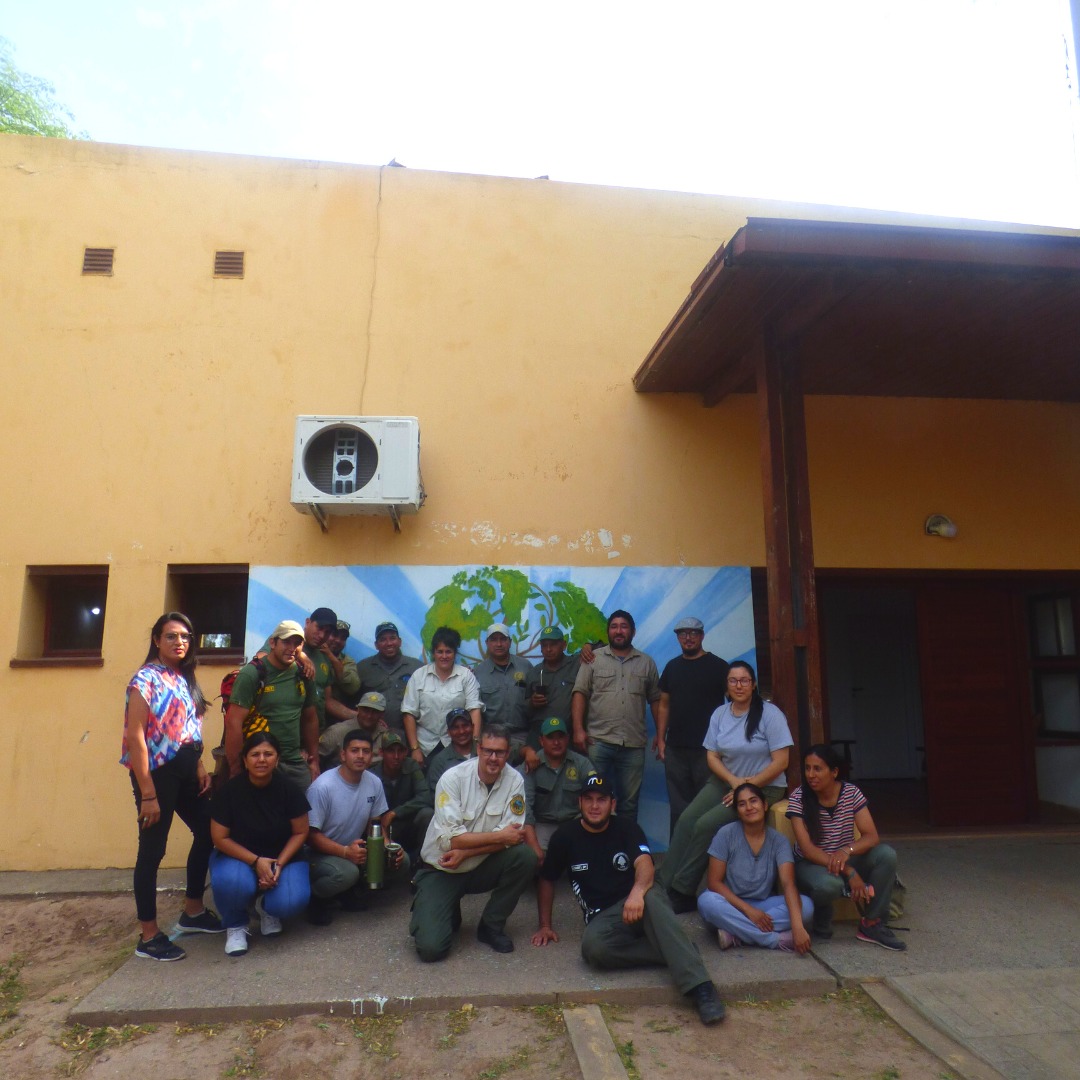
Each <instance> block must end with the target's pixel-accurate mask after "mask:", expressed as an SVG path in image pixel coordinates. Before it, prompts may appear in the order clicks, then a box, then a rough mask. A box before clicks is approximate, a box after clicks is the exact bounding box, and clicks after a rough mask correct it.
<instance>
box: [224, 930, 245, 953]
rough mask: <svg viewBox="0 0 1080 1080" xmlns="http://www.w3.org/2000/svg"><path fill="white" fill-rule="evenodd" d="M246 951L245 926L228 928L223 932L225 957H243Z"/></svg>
mask: <svg viewBox="0 0 1080 1080" xmlns="http://www.w3.org/2000/svg"><path fill="white" fill-rule="evenodd" d="M247 951H248V932H247V927H246V926H230V927H229V928H228V929H227V930H226V931H225V955H226V956H243V955H244V953H246V952H247Z"/></svg>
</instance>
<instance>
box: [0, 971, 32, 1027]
mask: <svg viewBox="0 0 1080 1080" xmlns="http://www.w3.org/2000/svg"><path fill="white" fill-rule="evenodd" d="M24 963H25V961H24V960H23V958H22V957H21V956H13V957H12V958H11V959H10V960H9V961H8V962H7V963H6V964H0V1022H3V1021H4V1020H14V1019H15V1017H16V1016H18V1015H19V1005H20V1004H21V1003H22V999H23V998H24V997H25V996H26V987H25V986H23V984H22V980H21V979H20V978H19V976H20V975H21V974H22V969H23V964H24Z"/></svg>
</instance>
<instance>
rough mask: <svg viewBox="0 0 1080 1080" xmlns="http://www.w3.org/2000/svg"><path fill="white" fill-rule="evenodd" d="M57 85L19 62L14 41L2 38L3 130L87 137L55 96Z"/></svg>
mask: <svg viewBox="0 0 1080 1080" xmlns="http://www.w3.org/2000/svg"><path fill="white" fill-rule="evenodd" d="M53 92H54V90H53V85H52V83H50V82H47V81H46V80H45V79H39V78H38V77H37V76H35V75H28V74H26V72H25V71H20V70H19V69H18V68H17V67H16V66H15V61H14V60H13V59H12V47H11V42H10V41H8V40H7V38H0V131H6V132H9V133H10V134H12V135H48V136H51V137H52V138H54V139H86V138H89V136H88V135H87V134H86V132H85V131H73V130H72V128H71V127H69V124H68V122H69V121H73V120H74V119H75V118H74V116H72V114H71V112H70V111H69V110H67V109H65V108H64V107H63V106H62V105H58V104H57V103H56V101H55V100H54V99H53Z"/></svg>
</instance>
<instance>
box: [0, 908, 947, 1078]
mask: <svg viewBox="0 0 1080 1080" xmlns="http://www.w3.org/2000/svg"><path fill="white" fill-rule="evenodd" d="M167 904H168V901H166V902H165V904H163V910H168V906H167ZM177 907H179V900H177ZM134 941H135V924H134V921H133V913H132V901H131V899H130V897H127V896H109V897H78V898H62V899H33V900H30V899H27V900H0V1077H2V1078H3V1080H23V1078H31V1077H32V1078H34V1080H40V1078H42V1077H50V1076H89V1077H95V1078H100V1077H117V1078H128V1077H151V1078H153V1080H191V1078H192V1077H206V1078H212V1077H239V1076H258V1077H268V1078H271V1080H304V1078H308V1077H311V1078H315V1077H318V1078H320V1080H337V1078H339V1077H340V1078H342V1080H344V1078H346V1077H348V1078H367V1077H372V1078H374V1077H378V1078H380V1080H383V1078H385V1080H391V1078H396V1077H401V1078H405V1077H409V1078H412V1077H416V1076H422V1077H425V1080H426V1078H428V1077H454V1078H475V1080H494V1078H497V1077H503V1076H507V1077H512V1078H513V1080H582V1078H581V1071H580V1069H579V1068H578V1064H577V1060H576V1058H575V1056H574V1051H573V1049H572V1047H571V1045H570V1040H569V1038H568V1036H567V1033H566V1028H565V1026H564V1024H563V1019H562V1013H561V1011H560V1010H559V1009H558V1008H556V1007H554V1006H538V1007H534V1008H483V1009H474V1008H472V1007H471V1006H468V1005H465V1006H464V1007H463V1008H461V1009H459V1010H457V1011H454V1012H449V1013H447V1012H429V1013H417V1014H415V1015H411V1016H407V1017H400V1016H387V1017H373V1018H362V1019H352V1018H347V1019H343V1018H336V1017H327V1016H312V1017H300V1018H295V1019H291V1020H270V1021H263V1022H261V1023H253V1022H235V1023H221V1024H156V1025H154V1024H148V1025H140V1026H129V1027H124V1028H95V1029H89V1028H81V1027H78V1026H71V1025H69V1024H67V1023H66V1016H67V1012H68V1010H69V1009H70V1008H71V1006H72V1005H74V1004H75V1002H77V1001H78V1000H79V999H80V998H81V997H83V996H84V995H85V994H87V993H88V992H89V991H90V990H92V989H93V988H94V987H95V986H97V985H98V984H99V983H101V982H102V981H103V980H104V979H105V978H106V977H107V976H108V975H109V974H110V973H111V972H112V971H114V970H115V969H116V968H117V967H119V966H120V964H122V963H123V962H124V961H125V960H126V959H127V958H128V957H129V956H130V955H131V950H132V947H133V945H134ZM168 972H169V969H168V966H167V965H162V971H161V977H162V978H168ZM604 1014H605V1017H606V1019H607V1023H608V1028H609V1030H610V1031H611V1035H612V1039H613V1040H614V1042H615V1045H616V1047H617V1048H618V1050H619V1053H620V1055H621V1057H622V1059H623V1063H624V1065H625V1066H626V1070H627V1074H628V1076H629V1077H630V1078H631V1080H635V1078H638V1077H640V1078H641V1080H653V1078H660V1077H663V1078H666V1080H680V1078H682V1077H687V1078H690V1077H695V1078H697V1077H701V1076H703V1075H706V1076H710V1077H736V1076H738V1077H740V1078H745V1077H748V1076H751V1077H758V1078H763V1080H766V1078H773V1077H776V1078H789V1077H790V1078H794V1077H814V1078H823V1077H842V1078H856V1077H857V1078H860V1080H866V1078H877V1080H895V1078H899V1077H903V1078H905V1080H907V1078H919V1080H922V1078H929V1080H946V1078H950V1077H952V1076H953V1074H951V1073H950V1072H949V1071H948V1069H947V1068H946V1067H945V1066H944V1065H943V1064H942V1063H941V1062H940V1061H938V1059H937V1058H935V1057H933V1056H932V1055H931V1054H929V1053H927V1052H926V1051H925V1050H923V1049H922V1048H921V1047H920V1046H919V1045H918V1044H917V1043H915V1042H914V1041H913V1040H912V1039H911V1038H909V1037H908V1036H907V1035H906V1034H905V1033H904V1032H903V1031H902V1030H901V1029H899V1028H898V1027H896V1026H895V1025H894V1024H893V1023H892V1022H891V1021H890V1020H888V1019H887V1018H886V1017H885V1016H884V1015H883V1014H882V1013H881V1012H880V1011H879V1010H878V1009H877V1007H876V1006H875V1005H874V1003H873V1002H872V1001H871V1000H870V999H869V998H868V997H867V996H866V995H865V994H862V993H861V992H859V991H841V992H839V993H836V994H830V995H828V996H827V997H825V998H807V999H801V1000H798V1001H778V1002H729V1011H728V1017H727V1019H726V1020H725V1022H724V1023H723V1024H721V1025H719V1026H717V1027H713V1028H705V1027H702V1025H701V1024H699V1023H698V1022H697V1020H696V1019H695V1018H694V1016H693V1014H691V1013H690V1012H689V1011H687V1010H679V1009H675V1008H672V1007H670V1006H663V1005H656V1006H643V1007H637V1008H625V1007H611V1008H608V1007H605V1008H604Z"/></svg>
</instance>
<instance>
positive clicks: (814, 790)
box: [787, 743, 907, 952]
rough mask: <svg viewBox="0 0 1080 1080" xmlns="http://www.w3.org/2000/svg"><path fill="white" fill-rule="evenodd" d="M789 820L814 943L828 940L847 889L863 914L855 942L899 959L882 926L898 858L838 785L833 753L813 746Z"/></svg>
mask: <svg viewBox="0 0 1080 1080" xmlns="http://www.w3.org/2000/svg"><path fill="white" fill-rule="evenodd" d="M787 816H788V817H789V818H790V819H791V827H792V830H793V831H794V833H795V880H796V882H797V883H798V886H799V892H802V893H807V894H808V895H809V896H810V898H811V899H812V900H813V902H814V920H813V928H814V934H815V936H817V937H819V938H824V939H825V940H828V939H829V938H831V937H832V934H833V931H832V906H833V902H834V901H836V900H838V899H839V898H840V897H841V896H842V895H843V894H844V890H845V886H846V888H847V889H848V890H849V891H850V893H851V898H852V899H853V900H854V901H855V903H856V905H857V906H858V908H859V911H860V912H861V914H862V918H861V919H860V920H859V929H858V931H857V932H856V935H855V936H856V937H857V938H858V940H859V941H866V942H869V943H870V944H872V945H880V946H881V947H882V948H883V949H891V950H892V951H893V952H903V950H904V949H906V948H907V945H905V944H904V942H902V941H900V940H899V938H897V936H896V935H895V934H894V933H893V932H892V930H890V929H889V928H888V927H887V926H886V925H885V919H886V917H887V916H888V914H889V901H890V900H891V899H892V890H893V883H894V882H895V881H896V852H895V851H893V849H892V848H891V847H889V846H888V844H882V843H880V841H879V839H878V832H877V826H876V825H875V824H874V819H873V818H872V817H871V816H870V808H869V806H868V805H867V803H866V796H865V795H863V793H862V792H861V791H860V790H859V789H858V788H857V787H856V786H855V785H854V784H849V783H847V782H845V781H843V780H841V779H840V758H839V756H838V755H837V753H836V751H835V750H833V748H832V747H831V746H826V745H825V744H823V743H818V744H816V745H814V746H811V747H810V748H809V749H807V751H806V752H805V753H804V754H803V783H802V786H801V787H797V788H796V789H795V790H794V791H793V792H792V793H791V796H790V798H789V799H788V808H787ZM856 829H858V831H859V836H858V839H856V837H855V830H856Z"/></svg>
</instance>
